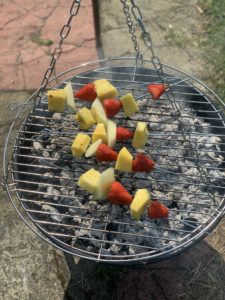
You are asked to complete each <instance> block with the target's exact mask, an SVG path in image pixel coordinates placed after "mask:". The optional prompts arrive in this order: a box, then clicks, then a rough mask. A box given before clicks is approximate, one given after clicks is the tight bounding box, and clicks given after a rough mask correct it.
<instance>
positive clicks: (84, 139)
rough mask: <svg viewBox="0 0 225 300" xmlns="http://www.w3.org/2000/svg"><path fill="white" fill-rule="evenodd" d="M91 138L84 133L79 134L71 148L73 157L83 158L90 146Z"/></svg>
mask: <svg viewBox="0 0 225 300" xmlns="http://www.w3.org/2000/svg"><path fill="white" fill-rule="evenodd" d="M90 141H91V138H90V136H89V135H87V134H84V133H78V135H77V136H76V137H75V139H74V141H73V144H72V146H71V149H72V153H73V156H77V157H81V156H82V155H83V154H84V152H85V151H86V149H87V147H88V145H89V144H90Z"/></svg>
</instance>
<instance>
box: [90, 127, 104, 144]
mask: <svg viewBox="0 0 225 300" xmlns="http://www.w3.org/2000/svg"><path fill="white" fill-rule="evenodd" d="M99 139H101V140H102V143H103V144H107V141H108V138H107V133H106V130H105V126H104V124H103V123H100V124H97V126H96V127H95V130H94V132H93V135H92V143H94V142H96V141H97V140H99Z"/></svg>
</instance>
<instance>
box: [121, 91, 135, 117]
mask: <svg viewBox="0 0 225 300" xmlns="http://www.w3.org/2000/svg"><path fill="white" fill-rule="evenodd" d="M120 100H121V103H122V106H123V110H124V113H125V116H126V117H131V116H132V115H133V114H134V113H135V112H137V111H138V110H139V107H138V105H137V102H136V100H135V99H134V97H133V95H132V94H131V93H128V94H126V95H124V96H123V97H121V98H120Z"/></svg>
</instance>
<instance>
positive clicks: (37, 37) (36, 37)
mask: <svg viewBox="0 0 225 300" xmlns="http://www.w3.org/2000/svg"><path fill="white" fill-rule="evenodd" d="M31 41H32V42H33V43H35V44H38V45H41V46H51V45H52V44H53V41H52V40H49V39H42V38H41V37H40V34H39V33H37V32H34V33H32V34H31Z"/></svg>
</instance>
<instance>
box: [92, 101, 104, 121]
mask: <svg viewBox="0 0 225 300" xmlns="http://www.w3.org/2000/svg"><path fill="white" fill-rule="evenodd" d="M91 112H92V114H93V116H94V118H95V120H96V122H97V123H103V124H104V125H105V126H107V122H108V119H107V117H106V114H105V111H104V108H103V106H102V103H101V101H100V100H99V99H98V98H96V99H95V101H94V102H93V103H92V105H91Z"/></svg>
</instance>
